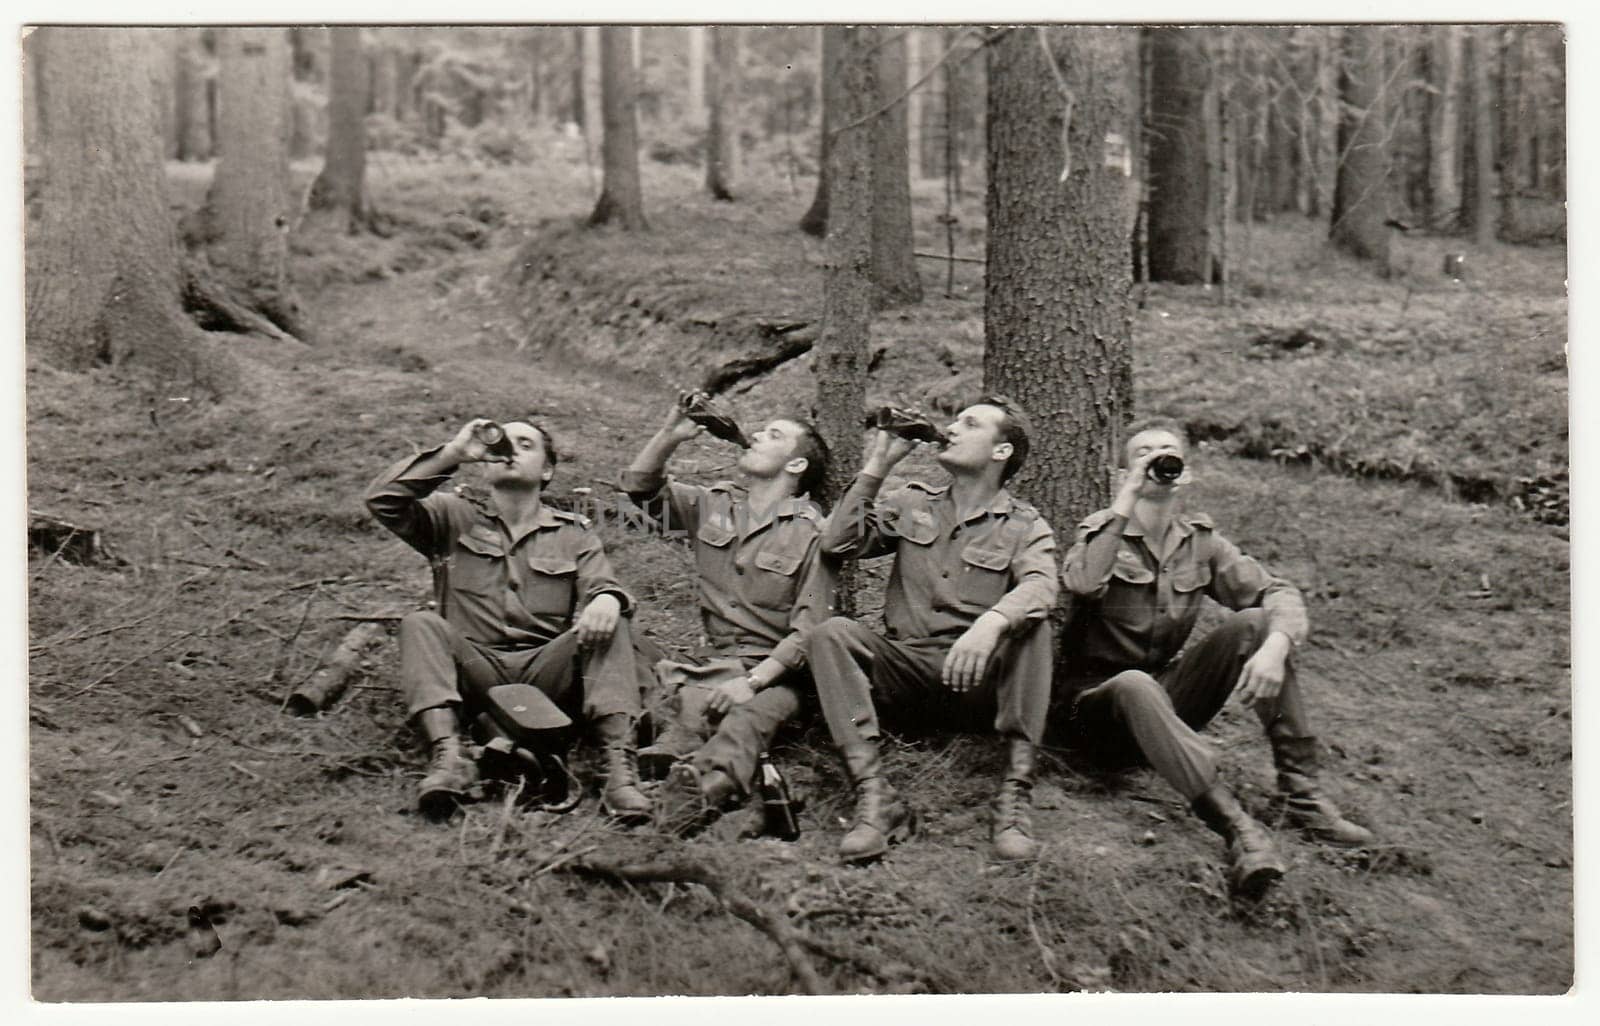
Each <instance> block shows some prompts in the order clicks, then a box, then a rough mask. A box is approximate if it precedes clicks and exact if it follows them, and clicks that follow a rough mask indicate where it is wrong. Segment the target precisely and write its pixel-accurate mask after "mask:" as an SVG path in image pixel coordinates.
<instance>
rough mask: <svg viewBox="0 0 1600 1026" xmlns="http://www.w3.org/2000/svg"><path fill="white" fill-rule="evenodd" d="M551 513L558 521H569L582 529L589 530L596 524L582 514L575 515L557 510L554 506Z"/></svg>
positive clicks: (567, 511)
mask: <svg viewBox="0 0 1600 1026" xmlns="http://www.w3.org/2000/svg"><path fill="white" fill-rule="evenodd" d="M550 512H551V513H552V514H553V515H554V516H555V517H556V519H558V520H566V521H569V522H571V523H574V524H577V525H578V526H579V527H582V528H588V527H590V526H592V525H593V524H594V521H592V520H590V519H589V518H588V517H586V516H584V515H583V514H582V513H573V512H571V511H569V510H564V509H556V508H555V507H553V506H552V507H551V508H550Z"/></svg>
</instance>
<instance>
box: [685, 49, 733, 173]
mask: <svg viewBox="0 0 1600 1026" xmlns="http://www.w3.org/2000/svg"><path fill="white" fill-rule="evenodd" d="M710 31H711V61H710V63H709V64H706V63H702V65H701V72H702V74H701V76H700V77H701V80H702V81H703V82H704V85H705V89H704V91H703V92H702V94H701V95H702V102H703V103H704V104H705V110H706V191H707V192H709V193H711V195H712V196H713V197H714V198H716V199H719V200H731V199H733V192H732V190H731V188H730V186H732V184H733V177H734V169H735V168H736V167H738V163H739V151H738V141H739V128H738V124H737V123H736V122H734V121H733V119H732V118H730V117H729V115H730V114H731V113H732V111H733V109H734V108H735V107H736V106H737V98H738V96H739V32H740V28H739V26H737V25H714V26H712V28H711V30H710ZM691 109H693V110H694V111H696V113H698V112H699V111H700V109H701V108H700V107H698V106H694V105H693V104H691Z"/></svg>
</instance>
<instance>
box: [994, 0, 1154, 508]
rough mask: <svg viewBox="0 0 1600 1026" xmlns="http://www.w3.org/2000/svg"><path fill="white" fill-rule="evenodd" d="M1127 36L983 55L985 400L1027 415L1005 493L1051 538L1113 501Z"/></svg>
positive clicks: (1123, 314)
mask: <svg viewBox="0 0 1600 1026" xmlns="http://www.w3.org/2000/svg"><path fill="white" fill-rule="evenodd" d="M1132 31H1134V30H1132V29H1125V28H1087V27H1071V28H1048V29H1045V28H1026V29H1013V30H1012V31H1010V32H1008V33H1006V34H1005V35H1004V36H1003V37H1001V39H1000V40H999V41H998V42H996V43H994V44H992V45H991V48H990V51H989V89H988V94H989V99H988V166H989V182H988V200H987V208H988V219H989V248H988V266H987V269H986V272H985V276H984V280H985V286H984V336H985V345H984V356H983V380H984V390H985V391H986V392H991V393H1002V394H1005V395H1008V396H1010V397H1012V398H1014V399H1016V400H1018V401H1019V402H1021V403H1022V405H1023V406H1025V407H1026V408H1027V409H1028V411H1029V412H1030V413H1031V415H1032V418H1033V421H1034V428H1035V431H1034V435H1033V437H1032V438H1031V439H1030V442H1031V450H1030V453H1029V456H1028V462H1027V463H1026V464H1025V465H1024V466H1023V468H1022V471H1021V473H1020V474H1019V475H1018V477H1017V478H1016V479H1015V480H1014V481H1013V482H1012V484H1011V485H1010V487H1011V489H1012V490H1013V491H1015V492H1016V493H1018V494H1019V495H1021V496H1023V497H1025V498H1026V499H1027V500H1028V501H1030V502H1032V503H1033V504H1034V505H1035V506H1037V507H1038V509H1039V511H1040V512H1041V513H1043V514H1044V517H1045V519H1046V520H1048V521H1050V522H1051V523H1052V524H1053V525H1055V527H1056V529H1057V530H1058V531H1064V530H1068V529H1069V528H1070V525H1072V524H1075V523H1077V521H1078V520H1079V519H1081V518H1082V516H1083V515H1084V514H1085V513H1086V512H1087V511H1090V510H1094V509H1099V508H1102V507H1104V506H1105V505H1106V504H1107V502H1108V501H1109V499H1110V494H1109V491H1108V488H1109V483H1110V482H1109V480H1108V479H1107V475H1106V468H1107V467H1108V466H1110V465H1111V464H1112V463H1113V462H1114V458H1115V453H1116V450H1117V444H1118V435H1119V433H1120V431H1121V427H1122V423H1123V420H1124V418H1125V416H1126V413H1127V411H1126V410H1125V409H1124V408H1123V403H1124V402H1125V398H1126V396H1127V394H1128V392H1129V388H1128V385H1127V382H1128V381H1129V380H1131V369H1130V368H1131V349H1130V338H1131V335H1132V314H1133V308H1132V302H1131V292H1132V287H1133V280H1132V275H1131V273H1130V268H1129V263H1128V239H1127V234H1126V223H1127V215H1126V211H1125V207H1126V202H1127V201H1126V195H1127V186H1126V182H1125V180H1124V177H1123V174H1122V168H1121V167H1120V166H1117V167H1112V166H1108V162H1107V161H1106V160H1105V157H1104V152H1105V151H1104V140H1105V137H1106V134H1107V132H1109V131H1116V130H1117V129H1119V128H1120V127H1121V125H1122V124H1123V119H1124V118H1125V116H1126V111H1125V110H1124V107H1123V105H1124V104H1125V102H1126V101H1127V97H1126V95H1125V90H1123V89H1122V88H1120V86H1121V83H1122V78H1121V73H1122V71H1123V69H1124V67H1125V64H1126V61H1127V53H1128V50H1127V46H1126V45H1125V40H1124V39H1123V38H1122V37H1123V35H1124V34H1125V33H1129V32H1132ZM1046 41H1047V42H1048V52H1047V50H1046V47H1045V43H1046ZM1058 75H1059V76H1062V77H1064V79H1065V81H1064V82H1063V81H1062V80H1061V78H1058ZM1069 95H1070V97H1071V98H1072V101H1073V102H1071V103H1070V104H1069V102H1068V96H1069ZM1069 111H1070V114H1069ZM1069 116H1070V118H1071V120H1070V122H1068V121H1067V120H1066V119H1067V118H1068V117H1069ZM1064 146H1065V150H1064V149H1063V147H1064Z"/></svg>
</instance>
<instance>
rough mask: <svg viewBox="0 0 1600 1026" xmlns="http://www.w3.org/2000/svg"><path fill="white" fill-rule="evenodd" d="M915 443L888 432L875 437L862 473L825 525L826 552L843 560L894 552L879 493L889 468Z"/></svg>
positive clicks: (824, 543) (863, 464)
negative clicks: (879, 501)
mask: <svg viewBox="0 0 1600 1026" xmlns="http://www.w3.org/2000/svg"><path fill="white" fill-rule="evenodd" d="M915 445H916V443H915V442H913V441H910V440H908V439H905V438H901V437H899V436H897V435H891V434H889V433H888V432H887V431H879V432H877V433H876V434H874V435H873V436H872V442H871V444H870V446H869V447H868V449H867V457H866V460H865V461H864V462H863V463H862V466H861V472H860V473H858V474H857V475H856V479H855V480H854V481H853V482H851V484H850V487H849V488H848V489H846V490H845V493H844V496H843V497H842V498H841V499H840V500H839V502H838V504H837V505H836V506H834V508H833V512H832V513H830V514H829V515H828V519H827V520H826V521H825V522H824V523H823V525H822V551H823V553H824V554H826V555H829V556H834V557H837V558H839V559H871V558H872V557H874V556H882V555H885V554H887V553H889V552H891V551H893V549H894V544H895V537H894V535H892V534H890V533H889V532H886V531H884V529H883V522H882V517H881V513H880V510H879V508H878V502H877V498H878V492H879V490H880V489H882V488H883V479H884V478H885V477H887V476H889V471H891V470H893V469H894V465H895V464H896V463H899V462H900V461H901V460H903V459H905V457H906V454H907V453H909V452H910V451H911V449H912V447H913V446H915Z"/></svg>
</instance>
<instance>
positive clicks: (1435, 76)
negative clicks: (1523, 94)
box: [1427, 25, 1461, 228]
mask: <svg viewBox="0 0 1600 1026" xmlns="http://www.w3.org/2000/svg"><path fill="white" fill-rule="evenodd" d="M1428 33H1429V37H1430V38H1429V41H1428V86H1429V89H1428V157H1429V161H1428V198H1429V201H1430V202H1429V206H1428V211H1427V218H1428V224H1429V225H1430V226H1431V227H1434V228H1442V227H1446V226H1453V225H1455V224H1457V223H1459V222H1460V219H1461V176H1460V173H1459V171H1458V170H1457V157H1458V151H1459V149H1460V139H1459V133H1458V129H1459V127H1460V115H1459V114H1458V113H1457V109H1456V108H1457V105H1458V103H1459V101H1460V95H1459V94H1460V91H1461V89H1460V79H1461V26H1459V25H1435V26H1432V27H1431V28H1429V30H1428Z"/></svg>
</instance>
